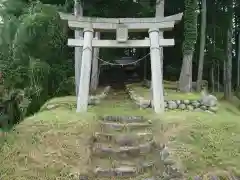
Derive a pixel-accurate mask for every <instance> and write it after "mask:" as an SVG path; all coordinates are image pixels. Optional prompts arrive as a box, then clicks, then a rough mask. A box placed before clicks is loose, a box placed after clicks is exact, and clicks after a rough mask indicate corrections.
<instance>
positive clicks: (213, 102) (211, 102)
mask: <svg viewBox="0 0 240 180" xmlns="http://www.w3.org/2000/svg"><path fill="white" fill-rule="evenodd" d="M217 102H218V100H217V98H216V96H214V95H211V94H208V95H206V94H203V95H202V98H201V104H202V105H204V106H208V107H213V106H217Z"/></svg>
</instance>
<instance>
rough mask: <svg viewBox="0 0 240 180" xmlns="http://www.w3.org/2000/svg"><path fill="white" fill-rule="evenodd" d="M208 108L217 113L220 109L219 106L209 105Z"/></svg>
mask: <svg viewBox="0 0 240 180" xmlns="http://www.w3.org/2000/svg"><path fill="white" fill-rule="evenodd" d="M208 110H209V111H211V112H214V113H216V112H217V111H218V107H217V106H214V107H209V108H208Z"/></svg>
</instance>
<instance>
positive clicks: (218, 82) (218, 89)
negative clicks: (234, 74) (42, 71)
mask: <svg viewBox="0 0 240 180" xmlns="http://www.w3.org/2000/svg"><path fill="white" fill-rule="evenodd" d="M219 76H220V67H219V62H218V65H217V92H220V80H219V79H220V78H219Z"/></svg>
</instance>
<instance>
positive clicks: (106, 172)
mask: <svg viewBox="0 0 240 180" xmlns="http://www.w3.org/2000/svg"><path fill="white" fill-rule="evenodd" d="M94 174H95V175H96V176H98V177H117V176H120V177H133V176H136V174H137V169H136V168H135V167H131V166H122V167H118V168H110V169H102V168H100V167H98V168H96V169H95V170H94Z"/></svg>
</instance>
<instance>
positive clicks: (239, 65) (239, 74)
mask: <svg viewBox="0 0 240 180" xmlns="http://www.w3.org/2000/svg"><path fill="white" fill-rule="evenodd" d="M237 56H238V59H237V88H239V87H240V33H238V52H237Z"/></svg>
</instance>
